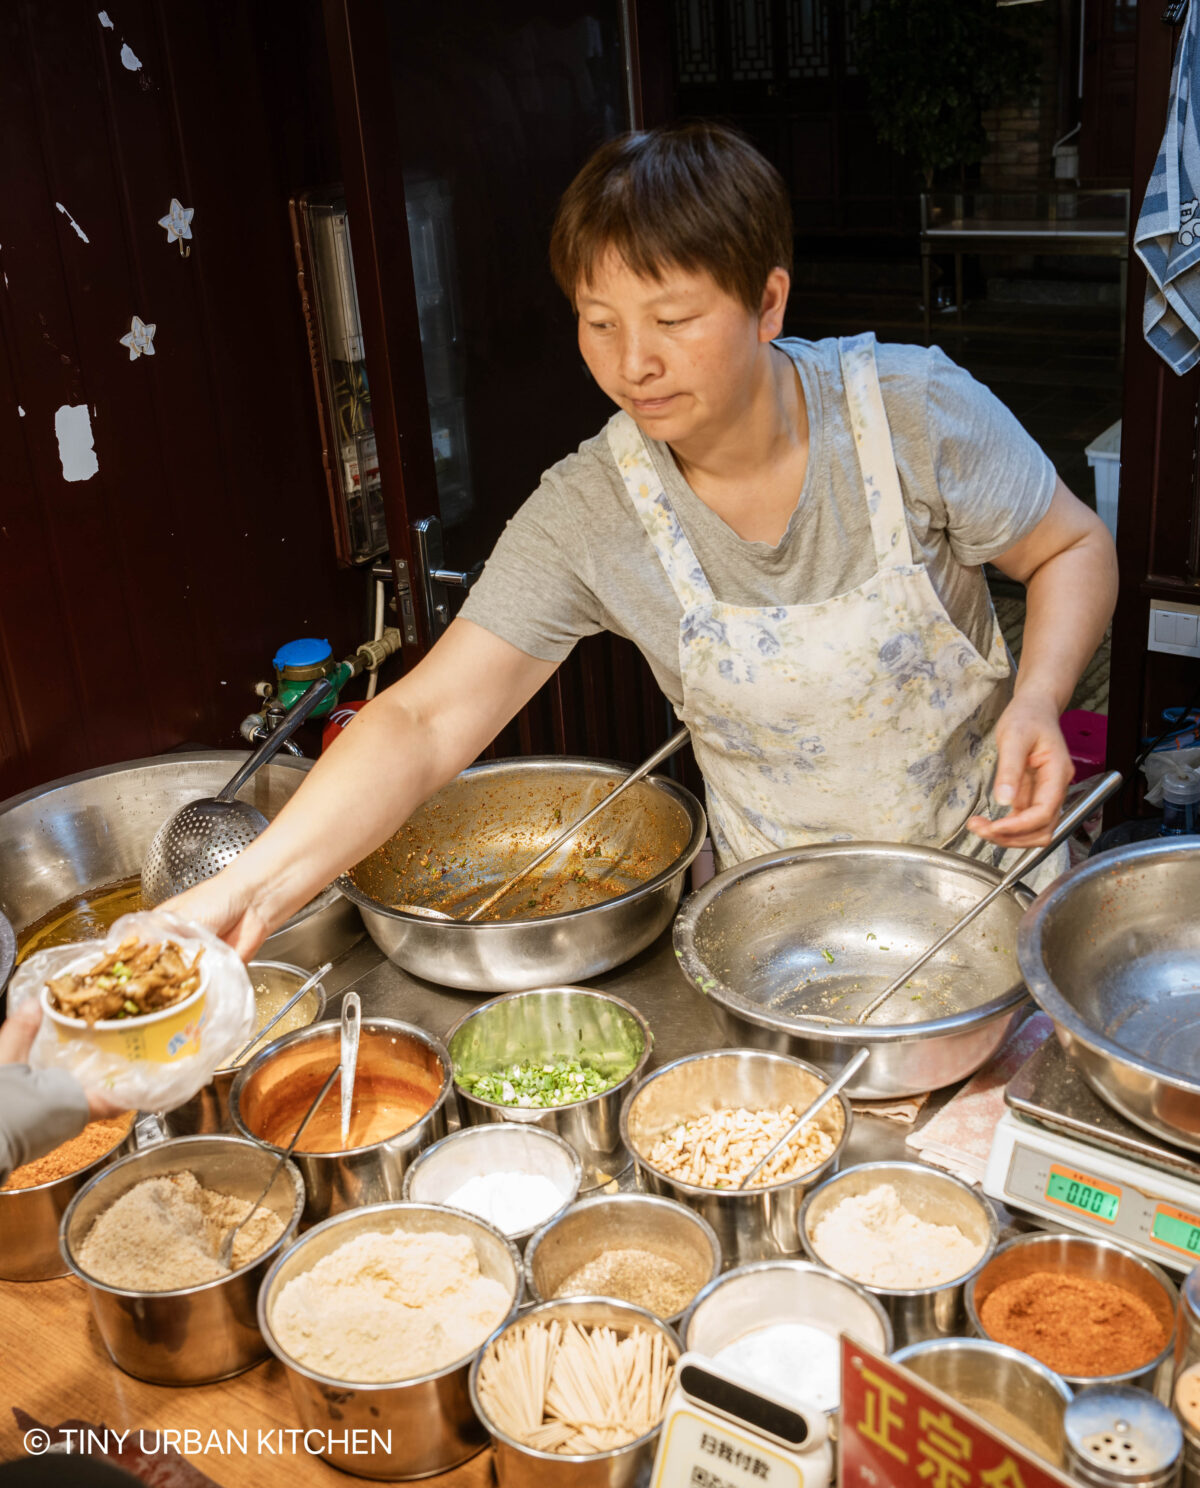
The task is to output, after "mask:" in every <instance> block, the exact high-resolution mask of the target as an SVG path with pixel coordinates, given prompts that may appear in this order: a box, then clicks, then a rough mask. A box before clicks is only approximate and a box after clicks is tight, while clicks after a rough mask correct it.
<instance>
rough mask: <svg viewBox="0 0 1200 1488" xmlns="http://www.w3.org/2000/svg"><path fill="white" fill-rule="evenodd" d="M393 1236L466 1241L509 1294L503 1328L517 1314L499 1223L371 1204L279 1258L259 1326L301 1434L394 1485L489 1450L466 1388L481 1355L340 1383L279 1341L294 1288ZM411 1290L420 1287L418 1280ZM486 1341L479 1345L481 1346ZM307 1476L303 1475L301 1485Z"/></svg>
mask: <svg viewBox="0 0 1200 1488" xmlns="http://www.w3.org/2000/svg"><path fill="white" fill-rule="evenodd" d="M393 1231H400V1232H403V1233H405V1234H411V1235H429V1234H432V1235H437V1236H442V1235H453V1236H459V1235H465V1236H466V1237H467V1239H468V1240H469V1241H470V1242H471V1245H472V1246H473V1247H474V1250H475V1254H476V1257H477V1258H478V1261H479V1271H480V1275H482V1276H485V1277H487V1278H488V1279H489V1280H491V1281H496V1282H499V1283H500V1285H501V1286H502V1287H503V1288H504V1290H505V1292H506V1294H507V1296H508V1298H509V1306H508V1309H507V1311H506V1313H505V1315H504V1320H503V1322H502V1323H501V1326H503V1325H504V1323H506V1322H508V1321H511V1319H512V1318H513V1317H515V1316H516V1312H517V1308H518V1306H519V1305H520V1301H521V1290H522V1276H521V1258H520V1256H519V1255H518V1254H517V1251H516V1248H515V1247H514V1246H513V1245H512V1244H511V1243H510V1242H509V1241H508V1240H506V1239H505V1237H504V1236H503V1235H502V1234H501V1233H500V1231H499V1230H498V1229H496V1228H495V1226H494V1225H490V1224H486V1223H485V1222H484V1221H483V1220H482V1219H476V1218H475V1216H474V1215H473V1214H464V1213H463V1212H462V1211H461V1210H459V1209H445V1208H443V1207H442V1206H441V1205H440V1204H374V1205H372V1206H370V1207H368V1208H366V1209H353V1210H350V1211H349V1212H348V1213H346V1214H338V1215H335V1216H334V1217H333V1218H332V1219H327V1220H326V1221H325V1222H324V1224H320V1225H317V1226H316V1228H315V1229H312V1230H309V1232H308V1234H307V1235H304V1236H303V1237H302V1238H301V1239H299V1240H298V1241H297V1242H296V1244H295V1245H293V1246H292V1248H291V1249H290V1250H288V1251H286V1252H285V1253H284V1254H283V1255H281V1256H280V1258H279V1259H278V1260H277V1261H276V1263H275V1264H274V1266H272V1267H271V1270H270V1271H269V1272H268V1274H267V1277H266V1280H265V1281H264V1282H263V1284H262V1288H261V1290H260V1291H259V1294H258V1325H259V1327H260V1328H261V1329H262V1336H263V1338H264V1339H265V1340H266V1343H267V1346H268V1347H269V1348H270V1349H271V1351H272V1353H274V1355H275V1357H276V1358H277V1359H278V1360H279V1362H280V1363H281V1364H282V1365H283V1371H284V1373H285V1374H286V1376H287V1382H288V1388H289V1389H290V1391H291V1395H292V1404H293V1405H294V1406H295V1408H296V1418H297V1419H298V1421H299V1424H300V1426H301V1428H302V1429H303V1430H304V1431H309V1432H315V1433H316V1435H317V1443H318V1445H319V1446H320V1444H321V1443H323V1444H324V1445H323V1447H321V1456H322V1457H323V1458H324V1459H325V1460H326V1462H329V1463H331V1464H332V1465H333V1466H334V1467H336V1468H340V1469H341V1470H342V1471H343V1472H346V1473H352V1474H354V1476H355V1477H359V1478H377V1479H383V1480H386V1481H389V1482H390V1481H396V1480H406V1479H409V1478H427V1477H431V1476H433V1475H434V1474H437V1473H444V1472H448V1471H449V1470H450V1469H451V1468H452V1467H455V1466H457V1464H458V1463H460V1462H465V1461H466V1459H467V1458H468V1457H473V1456H474V1455H475V1453H476V1452H479V1451H481V1450H482V1449H483V1447H484V1446H485V1445H486V1443H487V1432H486V1430H485V1429H484V1426H483V1424H482V1423H481V1422H480V1420H479V1418H478V1417H477V1416H476V1414H475V1411H474V1410H473V1409H472V1401H471V1396H470V1393H469V1390H468V1383H467V1377H468V1373H469V1371H470V1370H471V1367H472V1364H473V1362H474V1360H475V1359H476V1358H477V1357H478V1354H479V1349H472V1350H471V1351H470V1352H469V1353H466V1354H464V1355H462V1356H461V1357H460V1358H458V1359H453V1360H451V1361H450V1363H448V1364H443V1365H442V1366H441V1367H440V1368H438V1369H434V1370H431V1371H430V1372H429V1373H427V1374H417V1375H413V1376H411V1377H410V1378H408V1379H402V1380H385V1381H380V1382H374V1381H370V1382H367V1381H361V1380H343V1379H335V1378H333V1377H332V1376H330V1375H327V1374H322V1373H320V1372H319V1371H318V1370H317V1368H315V1367H314V1366H313V1365H307V1364H301V1363H300V1362H299V1360H297V1359H294V1358H293V1357H292V1355H291V1354H289V1353H288V1351H287V1350H286V1349H285V1348H284V1347H283V1345H282V1344H281V1343H280V1341H279V1339H278V1338H277V1337H276V1335H275V1320H276V1309H277V1306H278V1303H279V1298H280V1296H281V1294H282V1293H283V1292H284V1291H285V1289H286V1288H287V1285H288V1283H289V1282H291V1281H293V1280H294V1279H295V1278H297V1277H299V1276H303V1275H304V1274H305V1273H306V1272H308V1271H311V1270H312V1268H313V1267H314V1266H315V1265H317V1263H318V1262H319V1261H321V1260H323V1259H324V1258H325V1257H326V1256H328V1255H331V1254H334V1253H335V1252H337V1251H338V1250H340V1249H341V1248H342V1247H343V1246H344V1245H347V1244H349V1243H350V1242H352V1241H354V1240H357V1239H359V1238H360V1237H362V1236H365V1235H378V1234H382V1235H388V1234H391V1233H392V1232H393ZM414 1285H416V1286H417V1287H418V1290H419V1286H420V1283H419V1282H417V1283H414ZM432 1326H436V1325H431V1327H432ZM493 1336H494V1335H493ZM479 1342H480V1345H481V1346H482V1345H483V1342H484V1340H483V1339H480V1340H479ZM304 1476H305V1475H302V1474H299V1473H298V1474H297V1481H298V1482H299V1481H303V1479H304ZM322 1476H325V1475H324V1474H323V1475H322Z"/></svg>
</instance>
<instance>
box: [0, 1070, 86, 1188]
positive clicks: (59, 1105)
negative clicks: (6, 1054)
mask: <svg viewBox="0 0 1200 1488" xmlns="http://www.w3.org/2000/svg"><path fill="white" fill-rule="evenodd" d="M88 1120H89V1116H88V1103H87V1096H86V1095H84V1093H83V1086H82V1085H80V1083H79V1081H78V1080H77V1079H76V1078H75V1076H74V1075H72V1074H70V1073H69V1072H68V1071H67V1070H61V1069H38V1070H35V1069H30V1068H29V1066H28V1065H27V1064H0V1183H3V1182H4V1181H5V1179H7V1177H8V1175H9V1174H10V1173H11V1172H12V1170H13V1169H14V1168H19V1167H20V1166H21V1165H22V1163H27V1162H32V1161H33V1159H34V1158H35V1157H42V1156H43V1155H44V1154H45V1153H47V1152H49V1151H51V1149H52V1148H55V1147H58V1146H59V1145H60V1144H61V1143H63V1142H66V1141H69V1140H70V1139H71V1138H72V1137H77V1136H78V1135H79V1133H80V1132H81V1131H82V1130H83V1128H84V1127H85V1126H86V1125H87V1123H88Z"/></svg>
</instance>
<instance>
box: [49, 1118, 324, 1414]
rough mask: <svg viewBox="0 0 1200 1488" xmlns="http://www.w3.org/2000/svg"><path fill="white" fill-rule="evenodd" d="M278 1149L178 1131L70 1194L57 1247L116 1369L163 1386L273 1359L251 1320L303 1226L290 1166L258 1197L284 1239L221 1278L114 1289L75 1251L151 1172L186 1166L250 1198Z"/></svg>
mask: <svg viewBox="0 0 1200 1488" xmlns="http://www.w3.org/2000/svg"><path fill="white" fill-rule="evenodd" d="M274 1166H275V1154H274V1153H273V1152H268V1151H266V1150H265V1149H264V1148H262V1147H259V1146H257V1145H256V1144H255V1143H254V1142H247V1141H245V1140H243V1139H242V1138H241V1137H225V1136H207V1137H179V1138H176V1140H175V1141H172V1142H158V1143H156V1144H155V1145H154V1146H152V1147H146V1148H143V1149H142V1151H140V1152H135V1153H132V1154H131V1155H130V1156H129V1157H126V1158H123V1159H122V1160H121V1161H120V1162H117V1163H114V1164H113V1165H112V1166H111V1167H108V1168H104V1169H103V1170H102V1171H101V1172H99V1173H97V1174H96V1176H95V1177H94V1178H92V1180H91V1182H90V1183H88V1184H87V1185H86V1187H84V1188H81V1189H80V1190H79V1192H78V1193H77V1194H76V1195H75V1197H74V1198H73V1199H72V1200H71V1203H70V1205H69V1207H68V1208H67V1212H66V1213H65V1214H64V1215H63V1218H62V1226H61V1229H60V1231H59V1244H60V1245H61V1247H62V1253H63V1259H64V1260H65V1261H66V1262H67V1264H68V1265H69V1266H70V1268H71V1270H72V1271H73V1272H74V1273H75V1274H76V1276H78V1277H79V1279H80V1280H81V1281H82V1282H83V1283H84V1286H85V1287H86V1289H87V1293H88V1300H89V1302H90V1303H91V1306H92V1314H93V1316H94V1317H95V1320H96V1326H97V1327H98V1328H99V1330H100V1337H101V1338H102V1339H103V1341H104V1347H105V1348H106V1349H107V1350H108V1353H109V1357H110V1358H111V1359H112V1361H113V1363H114V1364H116V1365H117V1366H118V1368H120V1369H123V1370H124V1371H125V1372H126V1374H132V1375H133V1376H134V1377H135V1378H136V1379H144V1380H149V1381H150V1382H151V1383H152V1384H159V1385H202V1384H210V1383H212V1382H213V1381H214V1380H221V1379H228V1378H229V1376H230V1375H234V1374H240V1373H241V1372H242V1370H244V1369H249V1368H250V1366H251V1365H252V1364H257V1363H258V1361H259V1360H260V1359H263V1358H265V1357H266V1355H267V1346H266V1344H265V1343H264V1342H263V1337H262V1334H261V1333H260V1332H259V1326H258V1322H257V1319H256V1317H255V1299H256V1298H257V1296H258V1290H259V1286H260V1284H261V1283H262V1281H263V1278H264V1277H265V1276H266V1274H267V1272H268V1271H269V1270H270V1268H271V1264H272V1262H273V1261H274V1260H275V1258H276V1257H277V1256H279V1255H281V1254H282V1252H283V1251H284V1250H286V1249H287V1247H288V1245H290V1244H291V1241H292V1239H293V1237H294V1236H295V1233H296V1227H297V1225H298V1224H299V1223H300V1212H301V1210H302V1209H303V1207H304V1184H303V1183H302V1182H301V1179H300V1174H299V1172H298V1171H297V1169H296V1167H295V1165H294V1164H293V1163H290V1162H289V1163H285V1164H284V1165H283V1167H282V1168H281V1169H280V1170H279V1172H278V1173H276V1174H275V1176H274V1178H273V1179H272V1183H271V1187H270V1188H269V1189H268V1190H267V1194H266V1197H265V1198H263V1199H260V1200H259V1202H260V1203H261V1204H262V1206H263V1207H264V1208H267V1209H271V1210H273V1211H274V1212H275V1214H277V1215H278V1217H279V1219H280V1220H281V1222H282V1224H283V1231H282V1233H281V1234H280V1236H279V1238H278V1239H277V1240H275V1241H273V1242H272V1243H271V1244H270V1245H268V1246H267V1247H266V1249H265V1250H263V1251H261V1252H260V1253H259V1254H258V1255H257V1256H255V1257H253V1259H251V1260H250V1261H248V1262H247V1263H246V1264H245V1265H244V1266H241V1267H240V1268H239V1269H238V1270H236V1271H231V1272H230V1273H229V1274H228V1275H227V1276H222V1277H219V1278H218V1279H217V1280H216V1281H206V1282H202V1283H200V1284H199V1285H198V1286H190V1287H181V1288H179V1289H178V1290H176V1291H170V1292H152V1291H132V1290H127V1289H126V1288H124V1287H116V1286H109V1285H108V1284H107V1283H105V1282H102V1281H98V1280H97V1279H96V1278H95V1277H94V1276H92V1275H90V1274H89V1273H88V1272H87V1271H85V1270H84V1268H83V1266H82V1264H81V1263H80V1260H79V1249H80V1246H81V1245H82V1244H83V1242H84V1241H85V1240H86V1239H87V1237H88V1234H89V1233H90V1231H91V1228H92V1226H93V1225H94V1224H95V1222H96V1220H97V1219H99V1217H100V1216H101V1214H103V1213H104V1211H105V1210H106V1209H108V1208H110V1207H111V1206H112V1205H113V1204H115V1203H116V1201H117V1200H118V1199H119V1198H121V1196H122V1195H123V1194H126V1193H128V1192H129V1190H130V1189H131V1188H134V1187H135V1186H136V1185H137V1184H139V1183H142V1182H144V1181H145V1180H146V1179H147V1178H158V1177H164V1176H166V1175H167V1174H170V1173H178V1172H190V1173H194V1174H195V1176H196V1178H197V1179H198V1180H199V1181H200V1182H201V1183H202V1184H203V1185H204V1186H205V1187H206V1188H211V1189H214V1190H215V1191H216V1192H217V1193H223V1194H232V1195H234V1196H235V1197H236V1198H239V1199H245V1200H246V1201H247V1202H249V1201H250V1200H252V1199H255V1198H257V1197H258V1195H259V1194H260V1193H261V1192H262V1187H263V1184H264V1183H265V1182H266V1181H267V1178H268V1177H269V1176H270V1175H271V1172H272V1169H273V1168H274Z"/></svg>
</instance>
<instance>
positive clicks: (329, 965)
mask: <svg viewBox="0 0 1200 1488" xmlns="http://www.w3.org/2000/svg"><path fill="white" fill-rule="evenodd" d="M332 970H333V962H332V961H326V963H325V965H324V966H318V967H317V969H316V971H314V972H313V974H312V976H310V977H309V979H308V981H306V982H304V983H303V984H302V985H301V986H300V987H299V988H297V990H296V991H295V992H293V993H292V995H291V996H290V997H289V998H288V1000H287V1001H286V1002H285V1003H284V1005H283V1006H282V1007H281V1008H280V1009H279V1011H278V1012H277V1013H276V1014H275V1016H274V1017H273V1018H272V1019H271V1020H270V1022H269V1023H264V1024H263V1026H262V1027H261V1028H260V1029H259V1030H258V1032H257V1033H256V1034H255V1035H254V1037H253V1038H252V1039H251V1040H250V1042H249V1043H248V1044H243V1045H242V1047H241V1048H240V1049H239V1050H238V1051H237V1053H236V1054H235V1055H234V1056H233V1058H232V1059H231V1060H230V1061H229V1063H228V1065H227V1066H226V1068H227V1069H233V1068H234V1066H235V1065H237V1064H239V1063H240V1062H241V1060H243V1059H244V1058H245V1057H246V1055H247V1054H249V1052H250V1050H251V1049H253V1048H254V1046H255V1044H261V1043H262V1041H263V1039H265V1038H266V1036H267V1034H268V1033H270V1031H271V1029H272V1028H274V1027H275V1025H276V1023H278V1022H279V1020H280V1018H282V1017H283V1015H284V1014H285V1013H290V1012H291V1010H292V1009H293V1008H294V1007H295V1006H296V1004H297V1003H298V1002H299V1001H300V999H301V998H302V997H303V996H304V994H305V993H306V992H307V991H308V990H309V988H310V987H315V986H316V984H317V983H318V982H319V981H320V980H321V978H322V977H323V976H324V975H325V974H326V972H330V971H332Z"/></svg>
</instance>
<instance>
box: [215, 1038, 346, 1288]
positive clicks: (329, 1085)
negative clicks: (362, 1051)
mask: <svg viewBox="0 0 1200 1488" xmlns="http://www.w3.org/2000/svg"><path fill="white" fill-rule="evenodd" d="M341 1072H342V1067H341V1065H340V1064H335V1065H334V1067H333V1068H332V1069H331V1070H330V1072H329V1078H328V1079H327V1080H326V1081H325V1083H324V1085H322V1086H321V1088H320V1090H319V1091H318V1092H317V1098H316V1100H315V1101H313V1103H312V1105H311V1106H309V1108H308V1110H307V1111H305V1113H304V1119H303V1120H302V1121H301V1122H300V1125H299V1126H298V1127H297V1128H296V1130H295V1131H294V1132H293V1133H292V1140H291V1141H290V1142H289V1143H288V1144H287V1146H286V1147H285V1148H284V1149H283V1151H282V1152H281V1153H280V1154H279V1161H278V1162H277V1163H276V1164H275V1166H274V1167H273V1168H272V1169H271V1175H270V1177H269V1178H268V1179H267V1181H266V1182H265V1183H264V1184H263V1189H262V1193H260V1194H259V1196H258V1198H256V1199H255V1201H254V1202H253V1204H251V1205H250V1207H249V1209H247V1210H246V1212H245V1214H244V1215H243V1216H242V1218H241V1219H239V1220H238V1222H237V1224H235V1225H234V1227H233V1229H231V1230H229V1231H228V1232H227V1233H226V1235H225V1238H224V1239H223V1240H222V1241H221V1251H220V1255H219V1260H220V1262H221V1264H222V1265H223V1266H232V1265H233V1242H234V1239H235V1238H236V1236H237V1232H238V1231H239V1230H240V1229H241V1228H242V1226H243V1225H244V1224H245V1223H246V1222H247V1221H248V1220H250V1219H252V1218H253V1216H254V1211H255V1210H256V1209H257V1208H258V1206H259V1205H260V1204H261V1203H262V1201H263V1200H264V1199H265V1198H266V1196H267V1195H268V1194H269V1193H270V1192H271V1185H272V1183H274V1182H275V1180H276V1178H278V1176H279V1172H280V1169H281V1168H282V1167H283V1165H284V1163H285V1162H287V1160H288V1158H289V1157H291V1155H292V1153H293V1152H295V1150H296V1143H297V1142H298V1141H299V1140H300V1138H301V1136H302V1135H303V1133H304V1128H305V1127H306V1126H307V1125H308V1123H309V1122H310V1121H311V1120H312V1119H313V1117H314V1115H315V1114H316V1110H317V1107H318V1106H319V1105H320V1104H321V1102H322V1101H323V1100H324V1099H325V1097H326V1096H327V1095H328V1094H329V1092H330V1090H332V1089H333V1082H334V1081H335V1080H336V1079H337V1077H338V1076H339V1075H340V1074H341Z"/></svg>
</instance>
